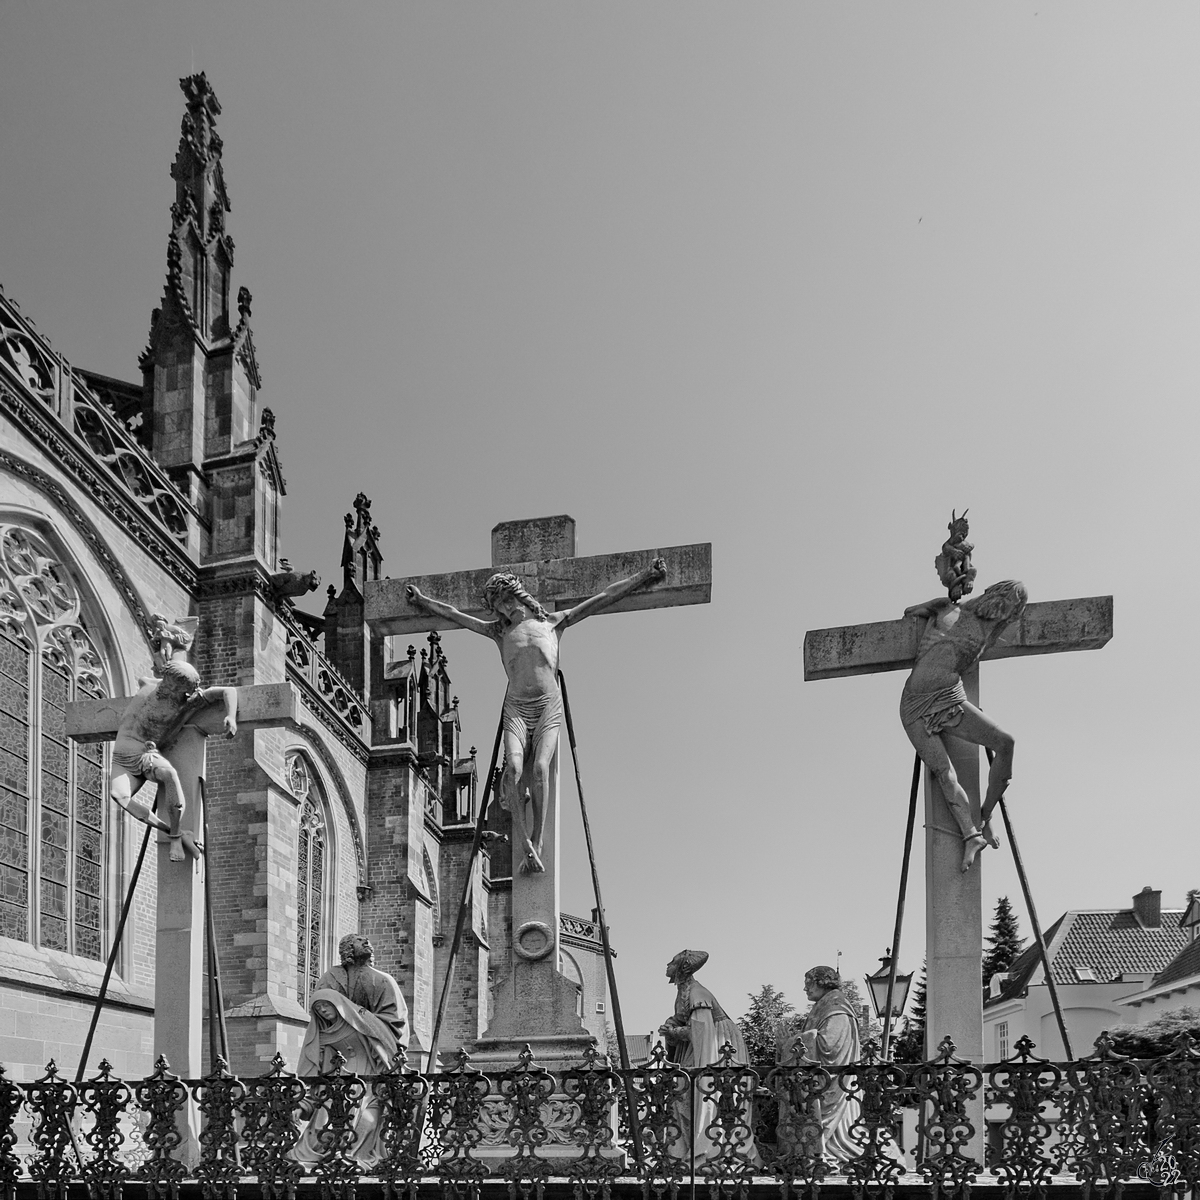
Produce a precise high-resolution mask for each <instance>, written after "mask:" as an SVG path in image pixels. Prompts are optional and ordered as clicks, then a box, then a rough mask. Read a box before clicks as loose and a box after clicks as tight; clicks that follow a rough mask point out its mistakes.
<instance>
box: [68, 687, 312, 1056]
mask: <svg viewBox="0 0 1200 1200" xmlns="http://www.w3.org/2000/svg"><path fill="white" fill-rule="evenodd" d="M132 699H133V697H132V696H113V697H109V698H107V699H104V700H79V701H76V702H74V703H72V704H68V705H67V733H68V735H69V736H71V737H73V738H74V739H75V740H76V741H79V742H106V741H111V740H112V739H113V738H114V737H116V734H117V727H118V726H119V725H120V723H121V717H122V715H123V713H124V711H125V708H126V706H127V705H128V704H129V703H130V701H131V700H132ZM300 714H301V708H300V693H299V691H298V690H297V688H296V686H295V685H294V684H292V683H286V682H285V683H266V684H256V685H255V686H253V687H239V688H238V689H237V722H238V732H239V734H240V733H241V732H242V731H243V730H247V729H251V730H252V729H262V728H273V727H277V726H283V725H290V726H292V727H297V726H299V724H300ZM222 716H223V710H221V708H220V706H218V705H213V706H210V707H209V708H208V709H204V710H201V711H200V712H198V713H197V714H196V716H195V717H193V718H192V719H191V720H190V721H189V722H188V724H187V725H185V726H184V727H183V729H182V730H181V731H180V733H179V736H178V737H177V738H176V739H175V741H174V743H173V744H172V746H171V747H170V748H169V749H166V750H164V751H163V754H164V757H166V758H167V759H168V760H169V761H170V762H171V763H172V765H173V766H174V767H175V769H176V771H178V773H179V782H180V784H181V786H182V789H183V795H184V801H185V803H186V808H185V810H184V814H183V819H182V821H181V822H180V825H181V828H183V829H185V830H187V831H188V832H189V833H191V834H192V835H193V836H194V838H195V839H196V840H197V841H202V840H203V833H202V831H203V829H204V805H203V800H202V797H201V793H200V786H199V780H200V779H201V778H202V777H203V776H204V773H205V743H206V741H207V739H208V737H209V736H210V735H212V734H218V735H219V734H220V733H221V732H222V724H221V719H222ZM161 786H162V785H160V788H161ZM213 799H214V803H220V802H221V800H222V799H223V798H222V797H219V796H218V797H213ZM228 801H229V802H230V803H232V801H233V798H232V797H229V798H228ZM158 843H159V845H158V907H157V915H156V934H155V949H154V1057H155V1058H156V1059H157V1057H158V1056H159V1055H160V1054H162V1055H165V1056H166V1059H167V1062H169V1063H170V1064H171V1070H172V1071H174V1072H175V1073H176V1074H178V1075H181V1076H183V1077H184V1078H185V1079H198V1078H199V1077H200V1073H201V1071H202V1069H203V1067H202V1054H203V1020H204V928H205V921H204V917H205V913H204V871H205V870H206V869H207V863H206V860H205V859H201V860H199V861H198V862H197V861H194V860H193V859H191V858H185V860H184V861H183V862H171V861H170V860H169V858H168V850H169V846H168V839H167V836H166V834H159V835H158Z"/></svg>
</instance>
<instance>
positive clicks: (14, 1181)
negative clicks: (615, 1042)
mask: <svg viewBox="0 0 1200 1200" xmlns="http://www.w3.org/2000/svg"><path fill="white" fill-rule="evenodd" d="M1015 1049H1016V1053H1015V1054H1014V1055H1013V1056H1012V1057H1011V1058H1009V1059H1006V1060H1005V1061H1004V1062H1000V1063H994V1064H989V1065H987V1066H983V1067H980V1066H975V1065H972V1064H970V1063H965V1062H961V1061H959V1060H958V1059H957V1058H956V1057H955V1055H954V1047H953V1045H952V1044H951V1043H950V1042H949V1041H948V1040H947V1041H946V1042H944V1043H943V1044H942V1046H941V1048H940V1052H939V1054H938V1055H937V1057H936V1058H934V1059H932V1060H931V1061H929V1062H925V1063H918V1064H898V1063H891V1062H884V1061H882V1060H881V1059H880V1058H879V1053H878V1048H877V1047H876V1046H875V1045H874V1044H873V1043H870V1042H868V1043H867V1045H866V1047H865V1048H864V1052H863V1058H862V1061H861V1062H858V1063H852V1064H849V1065H847V1066H844V1067H838V1068H825V1067H822V1066H820V1065H819V1064H816V1063H810V1062H801V1063H799V1064H798V1065H795V1066H786V1067H785V1066H780V1067H775V1068H774V1069H771V1070H769V1071H765V1072H759V1071H757V1070H755V1069H753V1068H751V1067H747V1066H744V1065H741V1064H739V1063H737V1062H736V1061H734V1057H733V1051H732V1048H730V1047H728V1046H727V1047H726V1048H725V1052H724V1054H723V1056H722V1058H721V1060H720V1061H719V1062H718V1063H716V1064H714V1065H713V1066H712V1067H708V1068H705V1069H704V1070H699V1071H695V1070H692V1071H689V1070H684V1069H683V1068H681V1067H679V1066H677V1065H675V1064H673V1063H671V1062H669V1061H667V1060H666V1058H665V1057H664V1055H663V1052H662V1050H661V1048H660V1049H657V1050H656V1051H655V1054H654V1055H653V1057H652V1058H651V1059H650V1061H649V1062H648V1063H646V1064H645V1065H644V1066H641V1067H638V1068H636V1069H635V1070H633V1071H632V1072H631V1076H632V1078H631V1082H632V1085H633V1088H632V1094H633V1104H634V1110H635V1111H634V1112H633V1113H628V1112H626V1111H625V1089H624V1081H623V1079H622V1076H621V1073H620V1072H619V1071H618V1070H616V1069H615V1068H614V1067H613V1066H612V1065H611V1063H610V1062H609V1060H608V1059H607V1058H606V1057H605V1056H603V1055H601V1054H600V1053H598V1052H597V1051H596V1050H594V1049H593V1050H591V1051H590V1052H589V1053H588V1055H587V1056H586V1058H585V1059H584V1061H583V1062H581V1063H580V1064H579V1065H578V1066H576V1067H575V1068H573V1069H571V1070H568V1071H564V1072H562V1073H561V1074H560V1075H554V1074H551V1073H550V1072H549V1071H546V1070H545V1069H543V1068H542V1067H540V1066H538V1065H537V1063H536V1062H535V1061H534V1059H533V1056H532V1054H531V1053H529V1051H528V1048H526V1052H525V1053H524V1054H522V1055H521V1058H520V1061H519V1062H518V1063H517V1064H516V1065H515V1066H514V1067H513V1068H512V1069H511V1070H508V1071H502V1072H490V1073H485V1072H482V1071H480V1070H478V1069H476V1068H475V1067H474V1066H473V1065H472V1063H471V1061H470V1058H469V1056H468V1055H466V1054H465V1053H461V1052H460V1054H459V1055H458V1057H457V1060H456V1061H455V1062H454V1064H453V1065H452V1067H451V1068H450V1069H449V1070H446V1071H443V1072H439V1073H435V1074H432V1075H423V1074H421V1073H419V1072H417V1071H412V1070H409V1069H408V1067H407V1064H406V1063H405V1062H404V1061H403V1059H401V1060H399V1061H397V1062H396V1063H395V1064H393V1066H392V1067H391V1068H390V1069H389V1070H388V1071H387V1072H385V1073H384V1074H382V1075H377V1076H371V1077H364V1078H360V1077H358V1076H356V1075H353V1074H349V1073H347V1072H345V1071H344V1069H343V1066H342V1064H341V1063H338V1065H337V1066H336V1067H335V1069H334V1071H333V1072H332V1073H331V1074H328V1075H321V1076H316V1077H314V1078H311V1079H300V1078H297V1076H296V1075H294V1074H292V1073H291V1072H290V1071H288V1069H287V1066H286V1064H285V1062H284V1061H283V1059H282V1058H281V1057H280V1056H279V1055H276V1057H275V1059H274V1060H273V1062H272V1065H271V1069H270V1071H268V1072H267V1073H266V1074H264V1075H261V1076H258V1077H255V1078H247V1079H238V1078H235V1077H234V1076H233V1075H231V1074H230V1072H229V1071H228V1069H227V1067H226V1065H225V1064H224V1062H218V1064H217V1067H216V1069H215V1070H214V1071H213V1072H212V1073H211V1074H209V1075H207V1076H205V1077H204V1078H203V1079H198V1080H182V1079H179V1078H178V1077H177V1076H175V1075H173V1074H172V1073H171V1071H170V1069H169V1067H168V1065H167V1063H166V1062H165V1061H163V1060H162V1059H159V1061H158V1064H157V1066H156V1068H155V1070H154V1072H153V1074H151V1075H149V1076H148V1077H146V1078H145V1079H141V1080H134V1081H123V1080H120V1079H117V1078H115V1077H114V1076H113V1074H112V1068H111V1066H110V1065H109V1064H108V1063H107V1062H103V1063H101V1064H100V1068H99V1072H98V1073H97V1074H96V1075H95V1076H94V1077H93V1078H92V1079H90V1080H87V1081H86V1082H83V1083H79V1084H73V1083H71V1082H69V1081H67V1080H66V1079H64V1078H62V1077H61V1076H60V1075H59V1074H58V1072H57V1069H56V1068H55V1065H54V1064H53V1063H50V1064H49V1065H48V1067H47V1069H46V1073H45V1074H44V1075H43V1076H42V1077H41V1078H39V1079H37V1080H34V1081H33V1082H29V1083H18V1082H14V1081H12V1080H10V1079H9V1078H8V1077H7V1076H6V1075H5V1074H4V1072H3V1069H2V1068H0V1200H15V1197H16V1196H17V1194H18V1193H19V1192H26V1191H28V1192H29V1193H30V1194H32V1193H36V1195H37V1197H38V1200H67V1196H68V1192H69V1190H70V1188H71V1186H72V1185H79V1186H80V1187H81V1188H82V1189H83V1191H84V1192H85V1193H86V1195H87V1197H88V1200H122V1193H123V1189H128V1188H129V1187H130V1186H131V1185H134V1184H136V1185H138V1186H139V1189H141V1188H144V1189H145V1192H146V1194H148V1195H152V1196H154V1197H155V1198H156V1200H179V1197H180V1191H181V1188H182V1187H184V1186H185V1185H187V1186H188V1187H189V1189H194V1188H197V1187H198V1189H199V1192H200V1195H201V1196H202V1197H203V1200H237V1196H238V1193H239V1189H243V1190H244V1189H245V1188H247V1187H249V1188H257V1190H258V1191H259V1192H260V1194H261V1195H262V1197H263V1200H294V1198H295V1196H296V1193H297V1189H298V1187H300V1186H301V1185H302V1184H305V1185H308V1186H312V1187H313V1188H315V1189H319V1192H320V1195H321V1198H322V1200H355V1195H356V1189H361V1188H362V1187H363V1186H364V1185H366V1184H368V1183H369V1184H371V1185H372V1186H373V1187H374V1188H378V1189H380V1190H381V1191H382V1193H383V1196H384V1200H417V1195H418V1189H421V1188H424V1189H427V1188H428V1187H431V1186H432V1187H433V1188H435V1190H437V1191H440V1193H441V1195H442V1196H443V1197H444V1198H445V1200H453V1198H457V1197H462V1198H463V1200H476V1198H477V1197H478V1196H479V1195H480V1193H481V1190H482V1188H483V1186H484V1185H486V1184H488V1183H489V1182H490V1181H494V1183H495V1184H497V1185H500V1186H501V1187H503V1188H505V1190H506V1191H507V1193H508V1195H509V1197H510V1198H512V1200H516V1198H517V1197H520V1198H521V1200H541V1197H542V1196H543V1193H544V1191H545V1189H546V1186H547V1184H548V1183H550V1182H552V1181H562V1182H563V1184H564V1186H569V1187H570V1188H571V1189H572V1190H573V1193H574V1195H575V1196H576V1197H577V1198H578V1200H607V1198H608V1197H609V1196H610V1194H611V1192H612V1190H613V1188H614V1185H616V1184H618V1183H621V1185H622V1188H623V1190H627V1189H628V1187H634V1188H637V1189H640V1191H641V1193H642V1195H643V1196H644V1197H645V1198H646V1200H649V1198H650V1197H651V1196H653V1197H655V1198H656V1200H658V1198H663V1200H675V1198H676V1197H677V1196H678V1195H679V1193H680V1191H681V1189H682V1190H686V1191H688V1192H690V1191H691V1190H692V1189H693V1188H695V1189H698V1190H700V1191H701V1192H702V1193H703V1194H706V1195H707V1197H708V1200H734V1198H744V1197H746V1196H747V1195H748V1194H749V1192H750V1189H751V1188H756V1189H758V1188H760V1187H762V1186H769V1187H771V1188H772V1189H775V1188H778V1189H779V1194H780V1195H781V1196H782V1197H783V1200H790V1198H791V1197H797V1198H808V1200H816V1198H817V1196H818V1193H819V1190H820V1188H821V1187H822V1185H828V1184H829V1183H830V1182H832V1181H835V1180H836V1181H838V1182H839V1183H842V1184H844V1185H847V1186H848V1187H849V1188H850V1190H851V1191H852V1193H853V1194H854V1196H855V1197H857V1198H859V1200H887V1198H888V1197H889V1196H891V1195H892V1194H893V1193H894V1192H895V1191H896V1190H897V1188H898V1187H903V1186H905V1185H916V1186H918V1187H920V1188H921V1190H923V1191H928V1192H929V1193H930V1194H931V1195H932V1196H934V1197H939V1196H942V1195H945V1196H950V1197H955V1196H957V1197H963V1200H965V1198H966V1197H967V1195H968V1194H969V1191H970V1189H971V1187H972V1186H973V1185H978V1184H982V1183H985V1182H986V1183H989V1184H991V1185H993V1186H997V1187H999V1188H1000V1189H1001V1190H1002V1192H1003V1194H1004V1196H1005V1197H1006V1200H1027V1198H1033V1197H1042V1196H1045V1195H1046V1193H1047V1192H1048V1190H1049V1189H1050V1187H1051V1185H1052V1184H1054V1183H1069V1184H1073V1185H1075V1186H1076V1187H1077V1188H1079V1189H1080V1190H1081V1192H1082V1194H1083V1195H1084V1196H1085V1197H1089V1196H1091V1195H1092V1193H1096V1194H1097V1195H1098V1196H1099V1197H1100V1198H1101V1200H1107V1198H1108V1197H1110V1196H1111V1197H1112V1200H1119V1197H1120V1195H1121V1192H1122V1190H1123V1188H1124V1187H1125V1186H1126V1185H1128V1184H1131V1183H1138V1182H1141V1183H1146V1184H1150V1185H1152V1186H1154V1187H1155V1188H1157V1189H1158V1190H1159V1193H1160V1195H1162V1196H1166V1195H1170V1194H1177V1195H1181V1196H1182V1195H1183V1194H1184V1193H1185V1192H1188V1191H1191V1190H1194V1189H1195V1188H1196V1187H1197V1183H1198V1182H1200V1049H1197V1046H1196V1044H1195V1043H1194V1042H1193V1041H1192V1040H1191V1039H1190V1038H1188V1037H1187V1036H1186V1035H1185V1036H1184V1037H1183V1038H1181V1039H1180V1041H1179V1043H1178V1045H1177V1047H1176V1048H1175V1049H1174V1050H1173V1051H1172V1052H1171V1053H1170V1054H1169V1055H1167V1056H1165V1057H1163V1058H1159V1059H1154V1060H1137V1061H1135V1060H1132V1059H1128V1058H1123V1057H1121V1056H1120V1055H1118V1054H1116V1053H1115V1052H1114V1051H1113V1048H1112V1043H1111V1041H1110V1040H1109V1039H1108V1038H1107V1037H1105V1036H1101V1038H1100V1039H1098V1040H1097V1043H1096V1047H1095V1050H1094V1052H1093V1053H1092V1054H1091V1055H1090V1056H1088V1057H1087V1058H1083V1059H1080V1060H1078V1061H1076V1062H1070V1063H1052V1062H1048V1061H1046V1060H1044V1059H1040V1058H1038V1057H1037V1056H1036V1055H1035V1054H1034V1050H1035V1047H1034V1045H1033V1043H1032V1042H1030V1041H1029V1040H1028V1039H1027V1038H1023V1039H1021V1041H1020V1042H1018V1043H1017V1045H1016V1048H1015ZM981 1098H983V1099H984V1100H985V1101H986V1109H985V1114H986V1116H985V1119H986V1121H987V1123H988V1126H989V1128H988V1130H987V1131H984V1130H980V1129H978V1128H976V1125H975V1116H976V1115H977V1114H978V1112H979V1101H980V1099H981ZM835 1109H837V1111H839V1112H840V1113H841V1121H842V1128H841V1130H840V1133H838V1134H837V1136H833V1135H832V1134H831V1130H830V1129H828V1128H826V1127H825V1126H823V1122H822V1117H823V1114H824V1117H825V1125H828V1123H829V1118H830V1114H831V1113H832V1112H834V1110H835ZM635 1121H636V1126H637V1130H638V1132H639V1134H640V1139H639V1141H640V1147H641V1156H640V1159H639V1158H638V1157H637V1156H636V1155H635V1151H634V1143H633V1138H632V1136H631V1133H632V1128H631V1126H632V1122H635ZM903 1128H907V1129H908V1131H909V1133H910V1135H911V1134H912V1133H913V1132H915V1134H916V1138H915V1144H913V1145H909V1146H907V1147H905V1146H903V1145H902V1144H901V1143H902V1136H903V1135H902V1132H901V1131H902V1129H903ZM985 1132H986V1133H987V1139H986V1140H987V1144H988V1147H989V1149H988V1153H987V1155H986V1158H985V1161H978V1160H977V1159H976V1158H974V1157H972V1155H971V1153H970V1152H969V1151H970V1149H971V1147H972V1146H975V1145H978V1144H979V1142H980V1136H981V1135H982V1134H984V1133H985ZM910 1140H913V1139H912V1138H911V1136H910ZM139 1194H140V1191H139Z"/></svg>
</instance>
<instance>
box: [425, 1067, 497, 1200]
mask: <svg viewBox="0 0 1200 1200" xmlns="http://www.w3.org/2000/svg"><path fill="white" fill-rule="evenodd" d="M491 1090H492V1085H491V1083H490V1082H489V1081H488V1078H487V1076H486V1075H484V1074H483V1073H482V1072H480V1071H477V1070H475V1068H474V1067H472V1066H471V1056H470V1055H469V1054H468V1053H467V1052H466V1051H465V1050H459V1052H458V1056H457V1058H456V1060H455V1066H454V1069H453V1070H452V1071H444V1072H440V1073H439V1074H437V1075H434V1076H433V1077H432V1078H431V1079H430V1081H429V1128H430V1132H431V1134H432V1135H433V1137H434V1139H435V1140H436V1153H437V1160H436V1162H435V1164H434V1168H435V1170H436V1171H437V1174H438V1178H439V1179H441V1181H442V1191H443V1194H444V1195H446V1196H461V1195H462V1194H463V1192H464V1190H465V1192H466V1194H467V1195H469V1196H470V1197H471V1200H477V1198H478V1196H479V1183H480V1181H481V1180H483V1179H486V1178H487V1177H488V1174H489V1172H488V1169H487V1166H486V1165H485V1164H484V1163H482V1162H481V1161H480V1160H479V1159H478V1158H477V1157H476V1156H475V1155H474V1154H473V1151H474V1150H475V1148H476V1147H477V1146H478V1145H479V1143H480V1141H481V1140H482V1138H483V1131H484V1112H483V1106H484V1101H485V1100H486V1099H487V1097H488V1095H489V1094H490V1093H491Z"/></svg>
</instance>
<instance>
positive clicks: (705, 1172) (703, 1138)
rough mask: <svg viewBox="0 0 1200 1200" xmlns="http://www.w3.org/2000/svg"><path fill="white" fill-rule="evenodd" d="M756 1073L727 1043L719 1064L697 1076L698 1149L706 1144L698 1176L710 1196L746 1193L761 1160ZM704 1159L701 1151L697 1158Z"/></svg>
mask: <svg viewBox="0 0 1200 1200" xmlns="http://www.w3.org/2000/svg"><path fill="white" fill-rule="evenodd" d="M758 1083H759V1077H758V1072H757V1071H756V1070H755V1069H754V1068H753V1067H748V1066H746V1065H745V1064H744V1063H740V1062H738V1060H737V1051H736V1049H735V1048H734V1047H733V1046H732V1045H730V1043H729V1042H726V1043H725V1044H724V1045H723V1046H722V1047H721V1051H720V1055H719V1057H718V1058H717V1061H716V1062H715V1063H714V1064H713V1065H712V1066H710V1067H705V1068H704V1069H703V1070H702V1071H700V1072H698V1073H697V1076H696V1081H695V1088H696V1118H695V1120H696V1126H697V1127H698V1128H699V1131H700V1137H698V1138H695V1139H694V1142H695V1147H696V1150H697V1151H699V1150H700V1147H701V1146H702V1145H704V1144H705V1143H707V1146H706V1147H705V1149H704V1151H703V1159H702V1160H701V1161H698V1162H697V1163H696V1173H697V1174H698V1175H699V1176H701V1178H703V1179H704V1180H705V1182H707V1184H708V1187H709V1194H710V1196H711V1197H712V1198H713V1200H716V1198H717V1197H718V1196H729V1195H732V1194H738V1195H741V1196H745V1194H746V1189H747V1188H748V1187H749V1185H750V1182H751V1181H752V1180H753V1178H754V1174H755V1171H756V1170H761V1169H762V1161H761V1159H760V1158H759V1156H758V1150H757V1148H756V1147H755V1144H754V1115H753V1114H754V1097H755V1094H756V1093H757V1091H758ZM699 1157H700V1155H699V1153H697V1158H698V1159H699Z"/></svg>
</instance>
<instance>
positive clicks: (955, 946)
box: [925, 667, 987, 1162]
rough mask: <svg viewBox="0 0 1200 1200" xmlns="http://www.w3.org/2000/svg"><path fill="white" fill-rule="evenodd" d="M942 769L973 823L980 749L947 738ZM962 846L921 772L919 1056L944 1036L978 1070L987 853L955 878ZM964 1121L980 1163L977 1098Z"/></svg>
mask: <svg viewBox="0 0 1200 1200" xmlns="http://www.w3.org/2000/svg"><path fill="white" fill-rule="evenodd" d="M963 685H964V686H965V687H966V690H967V699H968V700H970V701H971V703H972V704H975V705H978V704H979V668H978V667H972V668H971V670H970V671H968V672H966V673H964V675H963ZM946 743H947V746H948V748H949V751H950V761H951V762H953V764H954V770H955V773H956V774H957V775H958V781H959V783H960V784H962V787H963V790H964V791H965V792H966V793H967V795H968V796H969V797H970V800H971V813H972V815H973V817H974V818H975V821H976V824H978V822H979V803H980V795H979V756H980V749H979V747H978V746H973V745H971V743H969V742H962V741H959V740H958V739H957V738H954V737H948V738H946ZM962 854H963V840H962V834H961V833H960V832H959V828H958V825H957V824H956V823H955V820H954V817H953V815H952V814H951V812H950V808H949V806H948V805H947V804H946V800H945V797H944V796H943V795H942V789H941V788H940V787H939V786H938V783H937V780H936V779H934V777H933V775H932V773H931V772H930V771H929V770H928V768H926V770H925V895H926V907H925V955H926V998H925V1010H926V1017H925V1056H926V1057H927V1058H932V1057H933V1056H934V1055H935V1054H937V1048H938V1045H939V1043H940V1042H941V1040H942V1039H943V1038H944V1037H946V1036H947V1035H949V1036H950V1037H951V1038H952V1039H953V1041H954V1045H955V1047H956V1050H955V1053H956V1055H957V1057H959V1058H963V1059H966V1060H967V1061H968V1062H972V1063H976V1064H978V1063H982V1062H983V987H982V983H981V977H980V973H979V972H980V962H981V961H982V955H983V907H982V904H983V902H982V894H983V893H982V867H983V864H984V861H985V860H986V858H987V852H985V853H983V854H981V855H980V856H979V858H977V859H976V860H975V865H974V866H973V867H972V868H971V869H970V870H969V871H967V872H965V873H964V872H963V870H962ZM968 1116H969V1117H970V1120H971V1123H972V1124H973V1125H974V1126H975V1130H976V1136H975V1137H974V1138H973V1139H972V1140H971V1142H970V1143H969V1144H968V1145H967V1147H965V1148H964V1153H965V1154H967V1155H969V1156H971V1157H975V1158H976V1159H977V1160H978V1161H979V1162H982V1161H983V1096H982V1095H980V1096H979V1097H978V1099H976V1100H975V1101H973V1102H972V1104H971V1105H970V1107H969V1111H968Z"/></svg>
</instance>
